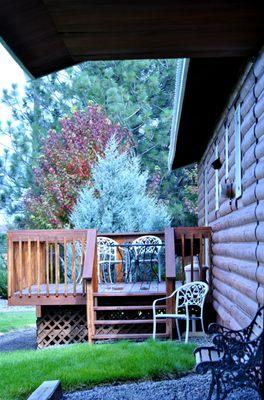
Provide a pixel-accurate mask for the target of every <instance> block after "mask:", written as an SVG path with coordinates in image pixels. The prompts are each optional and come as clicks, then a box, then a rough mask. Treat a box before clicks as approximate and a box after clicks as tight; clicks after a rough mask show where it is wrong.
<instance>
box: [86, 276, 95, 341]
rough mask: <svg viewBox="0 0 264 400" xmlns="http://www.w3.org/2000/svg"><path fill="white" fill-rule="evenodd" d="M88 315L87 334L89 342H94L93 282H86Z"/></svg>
mask: <svg viewBox="0 0 264 400" xmlns="http://www.w3.org/2000/svg"><path fill="white" fill-rule="evenodd" d="M86 314H87V333H88V342H89V343H92V342H93V335H94V333H95V328H94V307H93V285H92V282H91V281H88V280H87V281H86Z"/></svg>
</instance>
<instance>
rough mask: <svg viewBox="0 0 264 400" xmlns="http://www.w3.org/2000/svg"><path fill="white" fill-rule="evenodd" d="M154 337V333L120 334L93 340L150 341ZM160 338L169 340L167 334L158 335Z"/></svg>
mask: <svg viewBox="0 0 264 400" xmlns="http://www.w3.org/2000/svg"><path fill="white" fill-rule="evenodd" d="M151 337H152V333H120V334H118V333H117V334H109V335H107V334H98V335H94V336H93V340H104V339H148V338H151ZM156 337H158V338H168V337H169V335H168V334H167V333H157V334H156Z"/></svg>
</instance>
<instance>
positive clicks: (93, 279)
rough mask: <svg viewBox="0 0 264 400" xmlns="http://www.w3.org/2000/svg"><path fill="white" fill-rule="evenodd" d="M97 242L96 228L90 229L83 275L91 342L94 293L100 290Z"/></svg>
mask: <svg viewBox="0 0 264 400" xmlns="http://www.w3.org/2000/svg"><path fill="white" fill-rule="evenodd" d="M96 242H97V232H96V230H95V229H88V230H87V241H86V251H85V260H84V266H83V276H82V277H83V280H85V282H86V313H87V330H88V341H89V343H92V338H93V335H94V333H95V326H94V304H93V294H94V292H97V291H98V282H97V252H96Z"/></svg>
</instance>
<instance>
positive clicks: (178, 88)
mask: <svg viewBox="0 0 264 400" xmlns="http://www.w3.org/2000/svg"><path fill="white" fill-rule="evenodd" d="M189 61H190V60H189V58H178V59H177V62H176V75H175V95H174V102H173V114H172V124H171V132H170V148H169V155H168V168H169V170H170V171H171V170H172V166H173V161H174V158H175V153H176V147H177V139H178V132H179V126H180V119H181V112H182V104H183V99H184V93H185V87H186V80H187V74H188V67H189Z"/></svg>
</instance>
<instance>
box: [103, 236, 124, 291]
mask: <svg viewBox="0 0 264 400" xmlns="http://www.w3.org/2000/svg"><path fill="white" fill-rule="evenodd" d="M117 249H118V243H117V242H116V241H115V240H114V239H111V238H109V237H106V236H98V237H97V270H98V282H99V283H101V282H103V283H107V282H110V283H113V278H112V271H111V266H112V265H114V264H116V263H118V262H119V263H121V262H122V260H118V257H117Z"/></svg>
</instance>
